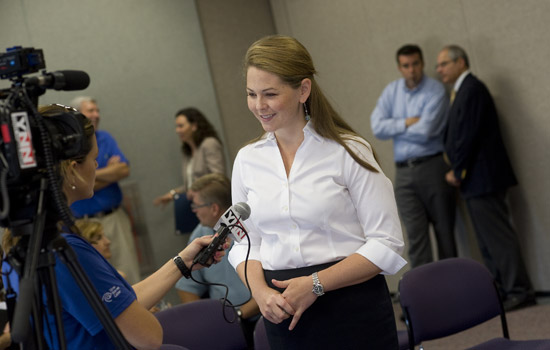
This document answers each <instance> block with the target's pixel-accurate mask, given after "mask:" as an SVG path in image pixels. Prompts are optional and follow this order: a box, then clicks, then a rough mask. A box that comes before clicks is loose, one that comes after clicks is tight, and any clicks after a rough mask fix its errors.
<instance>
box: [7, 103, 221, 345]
mask: <svg viewBox="0 0 550 350" xmlns="http://www.w3.org/2000/svg"><path fill="white" fill-rule="evenodd" d="M39 112H40V113H41V114H42V116H43V117H44V119H49V120H50V122H51V123H54V122H55V123H60V120H67V119H73V121H74V123H79V124H80V125H81V128H82V130H83V134H82V137H81V138H80V139H79V141H78V142H79V144H78V145H76V147H75V148H76V150H75V152H76V154H75V155H73V156H72V157H71V158H69V159H66V160H61V161H56V162H55V164H54V165H55V166H56V170H57V171H58V174H57V175H58V180H59V181H57V182H55V183H53V184H50V185H52V186H59V187H58V188H57V189H58V190H60V191H61V193H62V195H63V196H64V197H65V199H66V201H67V208H66V210H67V211H68V206H70V204H72V203H73V202H75V201H77V200H81V199H84V198H90V197H91V196H92V195H93V188H94V183H95V170H96V167H97V163H96V157H97V154H98V148H97V141H96V137H95V134H94V128H93V126H92V124H91V122H90V120H89V119H87V118H86V117H84V116H83V115H82V114H80V113H78V112H77V111H76V110H74V109H72V108H69V107H63V106H60V105H50V106H46V107H41V108H40V110H39ZM52 190H53V187H52ZM49 214H50V215H53V216H54V217H50V220H52V221H53V222H57V221H58V220H60V219H61V217H59V215H56V212H55V211H51V212H49ZM66 224H68V225H70V224H71V223H66ZM71 231H72V232H70V231H69V230H68V229H67V228H62V229H61V230H60V233H61V236H62V237H63V238H64V239H65V241H66V242H67V244H68V245H69V246H70V247H71V248H72V250H73V251H74V253H75V254H76V256H77V257H78V262H79V264H80V266H81V267H82V269H83V270H84V272H85V273H86V274H87V275H88V277H89V279H90V281H91V283H92V285H93V286H94V287H95V289H96V291H97V293H98V294H99V295H100V296H101V297H102V299H101V300H102V301H103V304H104V305H105V307H106V308H107V310H108V311H109V312H110V314H111V316H112V317H113V319H114V322H115V324H116V326H117V328H118V329H119V330H120V332H121V334H122V336H123V337H124V339H125V340H126V341H127V342H128V343H129V344H130V345H131V346H133V347H134V348H137V349H158V348H159V347H160V346H161V345H162V338H163V331H162V327H161V325H160V323H159V321H158V320H157V318H156V317H155V316H154V315H153V314H152V313H151V312H150V311H149V309H150V308H151V307H153V306H154V305H155V304H156V303H158V302H159V300H160V299H161V298H162V297H163V296H164V295H165V294H166V293H167V292H168V291H169V290H170V289H171V288H172V287H173V286H174V284H175V283H176V282H177V281H178V279H179V278H180V277H181V276H182V275H183V276H189V275H190V271H189V267H190V266H191V265H192V263H193V259H194V257H195V256H196V255H197V254H198V253H199V251H200V250H201V249H202V248H203V247H205V246H207V245H208V244H209V243H211V242H212V236H205V237H200V238H197V239H195V240H194V241H193V242H191V244H189V245H188V246H187V247H186V248H185V249H183V250H182V251H180V252H179V253H178V254H177V255H176V256H175V257H174V258H173V259H170V260H169V261H167V262H166V263H165V264H164V265H163V266H162V267H160V268H159V269H158V270H157V271H155V272H154V273H153V274H151V275H150V276H149V277H147V278H146V279H144V280H143V281H141V282H138V283H136V284H134V285H133V286H130V285H129V284H128V282H126V280H124V278H122V276H120V274H119V273H118V272H117V271H116V270H115V268H114V267H113V266H111V264H109V262H108V261H107V260H106V259H105V258H104V257H103V256H102V255H101V254H100V253H99V252H98V251H97V250H96V249H95V248H94V247H92V246H91V245H90V243H88V242H87V241H86V240H85V239H84V238H82V237H81V236H80V234H79V233H78V229H77V228H76V227H75V228H71ZM20 237H21V236H15V237H14V236H13V235H12V233H11V230H6V231H5V233H4V235H3V237H2V240H3V242H2V243H3V249H4V251H5V252H6V253H8V255H10V254H9V253H10V251H11V248H13V247H14V245H16V246H18V244H17V241H19V238H20ZM22 242H23V243H24V242H25V241H24V240H22ZM228 247H229V242H224V245H223V248H224V249H227V248H228ZM58 254H59V252H57V251H56V264H55V276H56V282H57V290H58V296H59V299H60V301H61V305H62V309H61V310H59V311H60V312H61V321H62V322H63V328H64V334H63V335H64V338H65V340H66V344H67V349H79V350H82V349H114V348H115V345H114V344H112V342H111V339H110V338H109V336H108V333H107V330H106V329H105V328H104V325H103V323H102V322H101V321H100V320H99V319H98V317H97V316H96V314H95V312H94V310H93V308H92V307H91V306H90V304H89V302H88V300H87V299H86V297H85V296H84V293H83V291H82V290H81V288H80V287H79V285H78V284H77V283H76V281H75V278H74V276H73V274H72V273H71V272H70V271H69V269H68V267H67V266H66V265H65V264H64V263H62V262H61V260H60V258H59V257H58ZM224 255H225V252H224V251H218V252H216V253H215V254H214V257H213V259H212V260H213V261H212V262H213V263H216V262H219V261H220V260H221V259H222V257H223V256H224ZM9 261H11V260H9ZM9 261H8V260H4V261H3V262H2V271H3V273H4V274H3V278H4V285H8V283H9V285H10V286H11V287H13V289H14V291H15V292H16V293H17V294H18V297H19V278H18V276H17V273H16V272H15V269H13V268H12V266H11V265H10V263H9ZM208 263H210V261H209V262H208ZM202 267H203V266H201V265H198V264H197V265H194V266H193V269H200V268H202ZM17 302H20V301H19V300H18V301H17ZM44 323H45V324H43V326H44V327H43V329H44V332H43V336H44V339H45V341H46V344H47V347H48V348H51V349H58V348H60V344H59V343H58V338H57V336H56V334H57V331H56V330H57V323H56V318H55V317H54V315H53V314H52V313H51V311H50V310H49V308H45V315H44ZM11 326H12V335H13V334H14V332H13V331H15V329H14V328H13V327H14V325H13V324H11ZM182 327H185V325H182ZM30 338H32V337H30ZM24 341H25V342H26V341H27V340H24Z"/></svg>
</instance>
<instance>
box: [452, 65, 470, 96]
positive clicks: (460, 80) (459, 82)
mask: <svg viewBox="0 0 550 350" xmlns="http://www.w3.org/2000/svg"><path fill="white" fill-rule="evenodd" d="M470 73H471V72H470V70H469V69H466V70H465V71H464V72H462V74H460V76H459V77H458V79H457V80H456V81H455V85H454V87H453V90H454V91H458V89H460V85H462V82H463V81H464V79H465V78H466V76H467V75H468V74H470Z"/></svg>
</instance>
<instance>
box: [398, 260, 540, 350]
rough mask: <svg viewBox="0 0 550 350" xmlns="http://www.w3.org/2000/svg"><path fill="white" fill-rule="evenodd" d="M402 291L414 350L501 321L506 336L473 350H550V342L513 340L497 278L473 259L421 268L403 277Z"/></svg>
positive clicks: (403, 305) (451, 261) (437, 262)
mask: <svg viewBox="0 0 550 350" xmlns="http://www.w3.org/2000/svg"><path fill="white" fill-rule="evenodd" d="M398 288H399V300H400V303H401V308H402V309H403V315H404V316H405V324H406V325H407V331H408V335H409V349H411V350H413V349H414V348H415V345H418V344H420V343H421V342H422V341H424V340H432V339H437V338H442V337H446V336H449V335H452V334H454V333H458V332H461V331H463V330H466V329H468V328H471V327H474V326H476V325H478V324H481V323H483V322H485V321H488V320H490V319H492V318H494V317H496V316H500V321H501V326H502V335H503V336H502V337H500V338H495V339H492V340H489V341H487V342H484V343H482V344H479V345H476V346H474V347H472V348H471V349H498V350H504V349H537V350H538V349H541V350H542V349H550V339H547V340H524V341H515V340H510V339H509V338H510V337H509V335H508V325H507V323H506V314H505V312H504V308H503V307H502V301H501V299H500V296H499V294H498V291H497V287H496V284H495V282H494V279H493V277H492V276H491V273H490V272H489V271H488V270H487V268H485V266H483V265H482V264H480V263H478V262H476V261H474V260H471V259H464V258H450V259H444V260H440V261H436V262H432V263H429V264H425V265H422V266H419V267H416V268H414V269H412V270H410V271H408V272H407V273H405V274H404V275H403V277H402V278H401V281H400V282H399V287H398ZM420 348H421V349H423V348H422V346H421V347H420Z"/></svg>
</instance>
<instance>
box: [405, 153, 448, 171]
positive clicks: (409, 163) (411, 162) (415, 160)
mask: <svg viewBox="0 0 550 350" xmlns="http://www.w3.org/2000/svg"><path fill="white" fill-rule="evenodd" d="M440 155H441V152H439V153H436V154H431V155H429V156H424V157H417V158H411V159H407V160H406V161H404V162H395V166H396V167H398V168H404V167H409V168H412V167H413V166H415V165H418V164H420V163H423V162H425V161H427V160H429V159H432V158H435V157H438V156H440Z"/></svg>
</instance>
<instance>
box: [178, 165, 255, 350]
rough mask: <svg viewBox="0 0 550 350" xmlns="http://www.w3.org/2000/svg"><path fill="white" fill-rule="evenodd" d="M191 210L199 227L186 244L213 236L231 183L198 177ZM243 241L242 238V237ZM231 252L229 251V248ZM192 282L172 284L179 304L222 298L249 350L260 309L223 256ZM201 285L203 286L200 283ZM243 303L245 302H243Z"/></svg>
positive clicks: (221, 177) (227, 203) (227, 204)
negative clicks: (229, 305) (233, 309)
mask: <svg viewBox="0 0 550 350" xmlns="http://www.w3.org/2000/svg"><path fill="white" fill-rule="evenodd" d="M189 195H190V197H191V201H192V203H191V209H192V210H193V212H194V213H195V215H197V218H198V219H199V221H200V224H199V225H198V226H197V227H196V228H195V229H194V230H193V232H192V233H191V237H190V238H189V242H191V241H193V240H194V239H195V238H198V237H202V236H205V235H212V234H214V233H215V232H214V229H213V227H214V226H215V225H216V223H217V222H218V219H219V218H220V217H221V215H222V214H223V213H225V211H226V210H227V209H228V208H229V207H230V206H231V182H230V181H229V179H228V178H227V177H226V176H225V175H223V174H218V173H213V174H208V175H204V176H201V177H199V178H198V179H196V180H195V181H194V182H193V184H192V185H191V188H190V191H189ZM245 239H246V238H245ZM230 249H231V248H230ZM192 276H193V278H194V279H195V280H197V281H199V282H201V283H197V282H195V281H193V280H192V279H186V278H181V279H180V280H179V281H178V282H177V283H176V289H177V292H178V295H179V297H180V299H181V301H182V303H188V302H192V301H195V300H199V299H200V298H204V297H207V298H211V299H218V300H219V299H222V298H224V297H226V295H225V292H226V288H225V287H224V286H222V285H221V284H223V285H225V286H227V288H228V293H229V294H228V296H227V299H229V301H230V302H231V303H232V304H233V305H240V304H243V303H244V304H243V305H241V306H239V307H237V308H236V310H237V315H238V316H239V320H240V323H241V326H242V328H243V331H244V334H245V337H246V340H247V342H248V344H249V347H250V348H251V347H252V338H253V331H254V325H255V323H256V321H257V320H258V318H259V314H260V308H259V307H258V304H257V303H256V301H255V300H254V299H252V298H251V299H250V300H249V301H247V300H248V299H249V297H251V295H250V292H249V291H248V288H247V287H246V286H245V285H244V284H243V282H242V281H241V279H240V278H239V275H237V272H236V271H235V269H234V268H233V266H231V264H230V263H229V261H228V260H227V256H224V257H223V259H222V261H220V262H219V263H218V264H216V265H212V266H210V267H209V268H207V269H202V270H197V271H193V274H192ZM203 283H204V284H203ZM245 302H246V303H245Z"/></svg>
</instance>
